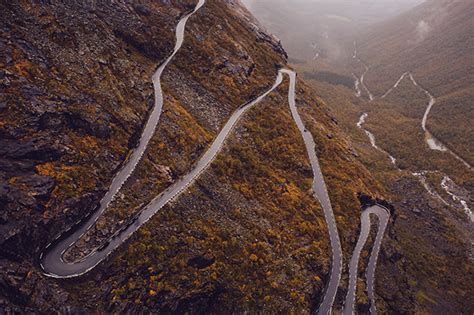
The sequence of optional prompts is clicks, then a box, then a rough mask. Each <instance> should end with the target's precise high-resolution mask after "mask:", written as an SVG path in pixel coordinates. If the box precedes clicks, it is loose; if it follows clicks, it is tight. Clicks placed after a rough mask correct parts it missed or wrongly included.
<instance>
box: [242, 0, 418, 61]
mask: <svg viewBox="0 0 474 315" xmlns="http://www.w3.org/2000/svg"><path fill="white" fill-rule="evenodd" d="M243 2H244V4H245V5H246V6H247V8H248V9H249V10H250V11H251V12H252V13H253V14H254V15H255V16H256V17H257V18H258V19H259V20H260V22H261V23H262V24H263V25H264V26H265V27H267V28H268V30H269V31H270V32H272V33H273V34H274V35H276V36H277V37H279V38H280V39H281V40H282V42H283V45H284V47H285V49H286V50H287V51H288V52H289V54H290V57H292V58H293V59H310V58H314V57H315V56H316V55H317V56H318V57H330V58H331V59H340V58H341V55H343V50H345V49H343V48H342V47H341V45H344V42H345V44H347V43H348V42H350V41H351V38H352V37H353V36H354V35H355V32H356V31H358V30H361V29H364V28H367V27H370V25H373V23H376V22H380V21H383V20H386V19H388V18H390V17H394V16H396V15H398V14H400V13H401V12H403V11H406V10H408V9H410V8H412V7H414V6H416V5H417V4H420V3H421V2H423V1H422V0H383V1H374V0H364V1H348V0H340V1H328V0H292V1H286V0H243ZM424 32H425V28H424V27H423V25H421V28H420V36H423V34H424Z"/></svg>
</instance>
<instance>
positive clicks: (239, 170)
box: [0, 1, 383, 313]
mask: <svg viewBox="0 0 474 315" xmlns="http://www.w3.org/2000/svg"><path fill="white" fill-rule="evenodd" d="M194 5H195V3H191V2H190V3H188V4H186V3H183V2H181V4H180V5H178V4H173V5H172V4H168V3H167V2H159V3H158V2H151V1H150V2H143V4H141V5H131V4H128V3H115V4H114V5H107V4H105V3H100V4H97V6H88V5H77V4H72V3H58V4H54V3H53V4H41V5H39V4H31V3H25V2H19V3H14V4H6V3H2V10H1V14H2V19H1V21H2V22H1V23H2V25H1V29H2V40H1V45H2V48H4V49H2V50H1V54H2V55H1V56H0V62H1V66H2V69H5V70H2V73H1V75H2V76H1V80H2V81H1V84H2V94H1V97H2V108H1V113H0V114H1V124H0V127H1V131H0V134H1V136H2V137H1V141H2V148H1V149H0V150H2V160H1V161H2V164H1V171H2V173H1V175H2V177H1V180H2V181H1V195H0V197H1V198H0V200H1V204H2V207H3V209H4V211H3V213H2V218H1V221H0V222H1V225H0V226H1V230H0V231H1V239H0V240H1V244H0V245H1V248H2V251H1V260H0V263H1V278H2V282H1V284H2V285H1V286H0V294H1V296H2V299H1V302H0V303H1V306H2V308H3V309H5V310H7V312H8V311H18V312H31V311H33V310H35V311H40V312H52V311H58V312H71V311H72V312H76V311H93V310H97V308H99V310H101V311H117V312H146V311H150V310H156V311H162V312H184V311H191V310H192V311H194V312H216V313H217V312H222V311H226V310H227V311H231V310H233V311H241V312H244V311H268V312H276V311H281V310H286V311H288V312H290V311H295V312H298V313H309V312H310V311H311V310H315V309H316V308H317V307H318V303H319V302H320V300H321V299H322V296H323V294H324V288H325V284H326V283H327V281H328V274H329V270H330V258H329V257H330V248H329V245H328V234H327V228H326V226H325V222H324V215H323V213H322V211H321V208H320V206H319V204H318V202H317V200H315V199H314V198H313V197H312V196H311V194H310V192H309V189H310V183H311V178H312V174H311V169H310V168H309V163H308V160H307V157H306V155H305V150H304V145H303V143H302V140H301V138H300V135H299V133H298V130H297V129H296V126H295V125H294V123H293V122H292V120H291V119H290V117H291V116H290V113H289V109H288V104H287V103H286V102H287V88H288V87H287V86H286V85H282V86H281V87H280V88H279V89H278V90H277V91H275V92H274V93H272V95H271V96H270V97H269V98H268V99H266V100H265V102H264V103H262V104H261V106H259V107H258V108H256V109H255V110H253V111H251V112H250V113H249V114H248V116H247V117H246V118H245V121H243V122H242V123H241V124H239V126H238V128H237V129H236V130H235V131H234V133H233V134H232V135H231V138H230V139H229V143H228V144H227V145H226V147H225V148H224V149H225V152H223V154H221V155H220V156H219V159H218V160H217V161H215V163H213V164H212V166H211V168H210V169H209V170H207V171H206V172H205V173H204V174H203V177H201V178H200V179H199V180H198V182H197V184H196V185H194V186H192V187H190V188H189V192H188V193H185V194H183V195H181V196H180V198H179V199H177V200H176V201H175V202H173V203H171V204H168V205H167V206H166V207H165V208H163V209H162V211H161V212H159V213H158V214H157V215H156V216H155V217H153V219H152V220H151V221H149V222H148V223H147V224H146V225H145V226H143V227H142V229H140V230H139V232H138V233H137V234H134V236H133V237H132V238H131V239H130V240H129V241H128V242H127V243H126V244H123V245H122V246H121V247H119V249H118V250H117V251H116V252H114V254H113V255H112V256H111V258H110V259H109V260H107V261H106V262H104V263H103V264H101V265H100V266H98V268H97V269H95V270H93V271H92V272H91V273H90V274H89V276H87V277H84V278H79V279H75V280H73V281H65V280H54V279H50V278H46V277H45V276H44V275H43V274H42V273H41V272H40V270H39V268H38V267H39V266H37V259H38V256H39V253H40V252H41V251H42V248H44V247H45V245H46V244H47V243H48V242H50V241H52V240H53V239H54V238H55V237H56V236H57V235H59V234H61V233H62V232H63V231H65V230H67V229H68V228H70V227H71V226H73V224H74V223H75V222H76V221H77V220H82V219H83V218H85V217H86V216H87V214H88V213H89V212H91V211H93V210H94V209H95V207H96V204H97V202H98V201H99V200H100V199H101V197H102V196H103V194H104V192H105V191H106V189H107V187H108V185H109V184H110V182H111V180H112V178H113V176H114V174H115V173H116V171H117V169H118V168H119V167H120V165H121V163H122V162H123V161H124V160H125V159H126V157H127V156H128V155H129V154H130V150H131V149H132V148H133V147H134V146H135V145H136V142H137V139H138V136H139V135H140V133H141V129H142V128H143V127H142V126H143V124H144V123H145V121H146V117H147V116H148V115H149V112H150V108H151V107H152V106H153V96H152V94H153V90H152V85H151V76H152V74H153V71H154V70H155V69H156V66H157V65H158V64H160V63H161V62H162V61H163V60H164V59H165V57H166V56H167V54H169V53H170V52H171V49H172V47H173V29H174V27H175V25H176V23H177V20H178V17H179V16H181V15H182V14H183V13H184V12H187V11H189V10H190V9H192V8H193V7H194ZM285 63H286V56H285V53H284V51H283V50H282V48H281V46H280V45H279V43H278V42H277V41H276V40H275V39H274V38H273V37H272V36H270V35H267V34H266V33H264V32H263V31H262V30H261V29H260V28H259V27H258V26H257V25H256V24H255V21H254V20H253V18H252V17H251V16H250V15H249V14H248V12H246V11H245V10H244V9H243V8H242V7H241V6H240V4H239V3H238V2H235V1H209V2H207V3H206V4H205V6H204V7H203V8H202V9H201V10H200V11H199V12H198V13H197V14H196V15H195V16H193V17H192V19H191V20H190V22H189V25H188V27H187V31H186V36H185V44H184V45H183V47H182V49H181V50H180V51H179V53H178V54H177V55H176V57H175V59H174V60H173V62H172V63H171V64H170V66H169V68H167V70H166V71H165V73H164V77H163V92H164V95H165V104H164V112H163V115H162V119H161V121H160V123H159V125H158V129H157V131H156V133H155V135H154V136H153V139H152V140H151V142H150V144H149V147H148V149H147V151H146V152H145V155H144V157H143V160H142V161H141V162H140V164H139V165H138V166H137V169H136V170H135V172H134V174H133V175H132V177H130V179H129V180H128V181H127V183H126V184H125V186H124V187H123V189H122V191H121V194H122V195H121V196H120V197H119V198H117V199H116V201H115V203H114V204H113V205H112V207H110V208H108V210H107V213H105V214H104V219H102V221H99V222H98V223H97V225H96V227H97V228H96V229H95V230H94V231H91V233H92V234H91V235H86V236H85V238H84V239H85V240H84V243H85V244H86V245H84V246H82V247H81V248H79V249H78V251H77V252H76V253H71V259H74V258H76V257H80V256H83V255H84V254H85V252H87V251H88V250H89V249H90V248H93V247H94V244H95V242H97V243H100V240H102V239H104V238H105V237H107V236H108V235H111V234H112V233H113V232H114V231H115V230H117V229H119V228H120V226H122V225H123V224H126V222H127V221H128V220H129V219H130V218H132V217H133V216H134V215H135V213H137V212H138V211H139V210H140V209H141V205H143V204H145V203H147V202H148V201H149V200H150V199H151V198H153V196H155V195H157V194H158V193H160V192H161V191H163V190H164V189H166V188H167V187H168V186H170V185H171V184H172V183H173V182H175V181H176V179H177V178H178V177H179V176H181V175H182V174H183V173H185V172H186V170H188V169H189V168H191V167H192V164H193V163H194V162H195V161H196V159H197V158H198V157H199V156H200V155H201V154H202V152H203V151H204V150H205V149H206V148H207V147H208V146H209V144H210V142H211V141H212V139H213V138H214V137H215V135H216V134H217V132H218V130H219V129H220V128H221V126H222V125H223V123H224V122H225V121H226V120H227V119H228V117H229V116H230V115H231V113H232V112H233V111H234V110H235V109H236V108H238V107H239V106H241V105H242V104H244V103H246V102H247V101H249V100H251V99H253V98H254V97H255V96H257V95H259V94H260V93H261V92H262V91H264V90H266V89H267V88H268V87H269V86H270V85H271V84H272V83H273V82H274V80H275V76H276V73H277V68H278V67H279V66H283V65H285ZM297 104H298V106H300V108H301V111H302V116H303V119H304V121H305V123H306V125H307V128H308V130H309V131H311V133H312V134H313V136H314V138H315V140H316V143H317V148H316V149H317V151H318V155H319V156H320V157H321V166H322V170H323V173H324V175H325V177H326V181H327V184H328V190H329V192H330V197H331V200H332V202H333V206H334V211H335V217H336V221H337V224H338V227H339V229H340V235H341V238H342V245H343V249H344V254H345V260H346V261H347V260H348V257H349V255H350V252H352V248H351V247H352V245H353V243H354V240H355V239H356V237H357V228H358V220H359V216H360V214H359V208H360V203H359V200H358V198H357V194H358V192H364V193H366V194H369V195H372V196H376V197H383V195H382V193H383V191H382V189H381V188H380V186H379V185H378V184H377V182H376V181H375V180H374V179H373V178H372V177H371V175H370V174H369V173H368V171H367V170H366V169H365V168H364V167H363V166H362V165H361V164H360V163H359V162H358V161H357V160H356V159H355V156H354V155H353V153H352V151H351V147H350V144H349V142H348V140H347V138H346V137H345V136H344V134H343V133H342V132H341V131H340V130H339V128H338V126H337V123H336V120H335V119H334V118H333V117H332V116H331V114H330V112H329V110H328V109H327V107H326V105H325V104H324V103H323V102H322V101H321V100H320V99H319V98H318V97H316V96H315V95H314V92H312V90H311V89H310V88H309V87H308V86H307V85H306V84H305V83H304V82H303V81H300V80H299V81H298V86H297ZM354 218H356V219H354Z"/></svg>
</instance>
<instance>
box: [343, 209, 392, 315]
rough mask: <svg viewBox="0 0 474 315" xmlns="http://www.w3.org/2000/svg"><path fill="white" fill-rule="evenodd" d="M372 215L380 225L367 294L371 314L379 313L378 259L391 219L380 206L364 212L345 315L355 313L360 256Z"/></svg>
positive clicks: (350, 273)
mask: <svg viewBox="0 0 474 315" xmlns="http://www.w3.org/2000/svg"><path fill="white" fill-rule="evenodd" d="M371 215H376V216H377V217H378V219H379V224H378V230H377V236H376V238H375V243H374V246H373V248H372V251H371V254H370V259H369V264H368V266H367V271H366V278H367V293H368V295H369V299H370V313H371V314H376V313H377V311H376V307H375V292H374V281H375V269H376V267H377V259H378V255H379V252H380V246H381V244H382V239H383V236H384V233H385V229H386V228H387V224H388V221H389V219H390V211H389V210H388V209H386V208H384V207H382V206H380V205H374V206H371V207H369V208H367V209H365V210H364V211H363V212H362V216H361V228H360V234H359V240H358V241H357V245H356V247H355V249H354V253H353V254H352V258H351V261H350V263H349V287H348V291H347V295H346V301H345V303H344V312H343V313H344V315H351V314H353V312H354V303H355V299H356V291H357V279H358V269H359V260H360V254H361V252H362V249H363V248H364V245H365V243H366V241H367V238H368V236H369V233H370V226H371V221H370V216H371Z"/></svg>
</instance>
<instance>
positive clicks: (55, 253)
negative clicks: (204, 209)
mask: <svg viewBox="0 0 474 315" xmlns="http://www.w3.org/2000/svg"><path fill="white" fill-rule="evenodd" d="M204 3H205V0H200V1H199V3H198V5H197V6H196V8H195V9H194V10H193V11H192V12H191V13H189V14H187V15H186V16H184V17H183V18H182V19H181V20H180V21H179V23H178V26H177V29H176V39H177V41H176V45H175V48H174V51H173V53H172V55H171V56H170V57H169V58H168V59H166V61H165V62H164V63H163V64H162V65H161V66H160V67H159V68H158V69H157V71H156V73H155V74H154V76H153V83H154V87H155V106H154V108H153V111H152V113H151V115H150V117H149V119H148V121H147V123H146V126H145V129H144V132H143V134H142V136H141V138H140V142H139V145H138V147H137V148H136V149H135V150H134V151H133V153H132V155H131V156H130V158H129V159H128V160H127V162H126V163H125V165H124V167H123V168H122V169H121V170H120V171H119V172H118V173H117V175H116V176H115V178H114V179H113V181H112V184H111V186H110V188H109V191H108V192H107V193H106V194H105V196H104V197H103V198H102V200H101V202H100V207H99V208H98V209H97V210H96V211H95V213H93V215H92V216H91V217H90V218H89V219H87V220H86V222H84V223H82V224H78V225H77V226H76V227H71V228H70V229H69V230H67V231H66V232H65V233H64V234H63V235H60V236H58V237H57V238H56V240H55V241H54V242H52V243H49V244H48V245H47V246H46V248H45V250H44V251H43V252H41V254H40V265H41V267H42V269H43V271H44V274H45V275H47V276H50V277H54V278H72V277H78V276H80V275H83V274H85V273H87V272H88V271H90V270H92V269H93V268H94V267H95V266H97V265H98V264H99V263H100V262H102V261H103V260H105V259H106V258H107V257H108V256H109V255H110V254H111V253H112V252H113V251H114V250H115V249H116V248H117V247H119V246H120V245H121V244H122V243H123V242H124V241H125V240H126V239H128V238H129V237H130V236H131V235H132V234H133V233H134V232H135V231H137V230H138V229H139V228H140V227H141V226H142V225H143V224H145V223H146V222H147V221H148V220H149V219H150V218H151V217H152V216H153V215H154V214H155V213H156V212H157V211H159V210H160V209H161V208H162V207H163V206H164V205H166V204H167V203H169V202H170V201H172V200H173V199H174V198H176V197H177V196H179V194H180V193H181V192H183V191H184V190H186V188H187V187H188V186H189V185H191V184H192V183H193V182H194V181H195V180H196V179H197V178H198V177H199V176H200V175H201V174H202V173H203V172H204V170H205V169H206V168H207V167H208V166H209V165H210V164H211V162H212V161H213V160H214V158H215V157H216V156H217V154H218V152H219V151H220V149H221V148H222V146H223V144H224V143H225V140H226V138H227V137H228V135H229V134H230V133H231V131H232V129H233V127H234V126H235V125H236V123H237V122H238V121H239V119H240V118H241V117H242V116H243V114H244V113H245V112H246V111H247V110H249V109H250V108H252V107H253V106H254V105H256V104H258V103H259V102H260V101H261V100H263V99H264V98H265V97H266V96H267V95H268V94H269V93H270V92H272V91H273V90H275V89H276V88H277V87H278V86H279V85H280V84H281V82H282V81H283V75H284V74H286V75H288V76H289V78H290V85H289V91H288V101H289V105H290V109H291V114H292V117H293V119H294V120H295V123H296V125H297V127H298V129H299V131H300V132H301V135H302V137H303V139H304V143H305V146H306V149H307V152H308V157H309V159H310V162H311V166H312V168H313V173H314V180H313V186H312V188H313V191H314V196H315V197H316V198H317V199H318V200H319V202H320V203H321V206H322V208H323V209H324V215H325V219H326V222H327V224H328V226H329V235H330V241H331V246H332V251H333V259H332V271H331V278H330V281H329V284H328V288H327V290H326V294H325V296H324V298H323V301H322V303H321V305H320V308H319V314H329V313H330V312H331V310H332V305H333V303H334V299H335V297H336V293H337V288H338V285H339V281H340V278H341V271H342V249H341V244H340V240H339V235H338V231H337V227H336V221H335V218H334V214H333V210H332V206H331V202H330V200H329V195H328V192H327V188H326V184H325V181H324V177H323V175H322V173H321V169H320V166H319V162H318V159H317V156H316V152H315V149H314V147H315V143H314V140H313V137H312V135H311V133H310V132H309V131H307V130H306V128H305V127H304V123H303V121H302V119H301V117H300V115H299V113H298V110H297V107H296V102H295V87H296V73H295V72H293V71H292V70H287V69H281V70H279V72H278V75H277V78H276V81H275V83H274V85H273V86H272V87H271V88H270V89H269V90H267V91H266V92H265V93H263V94H262V95H260V96H259V97H258V98H256V99H255V100H253V101H251V102H249V103H246V104H244V105H242V106H241V107H239V108H238V109H237V110H236V111H235V112H234V113H233V114H232V116H231V117H230V118H229V120H228V121H227V122H226V124H225V125H224V127H223V128H222V130H221V131H220V132H219V134H218V135H217V137H216V138H215V140H214V142H213V143H212V144H211V146H210V147H209V149H208V150H207V151H206V152H205V153H204V155H203V156H202V157H201V158H200V159H199V160H198V162H197V163H196V164H195V165H194V166H193V168H192V169H191V171H190V172H189V173H187V174H186V175H184V176H183V177H181V178H180V179H179V180H178V181H177V182H175V183H174V184H173V185H172V186H171V187H169V188H167V189H166V190H165V191H164V192H162V193H160V194H159V195H158V196H156V197H155V198H154V199H153V200H152V201H151V202H150V203H149V204H148V205H147V206H146V207H145V208H144V209H143V210H142V211H141V212H140V214H139V215H138V216H137V217H136V219H135V220H134V221H133V222H132V223H131V224H129V225H128V226H125V227H124V228H123V229H122V230H120V231H118V232H117V233H116V234H114V235H113V236H112V237H111V238H110V239H109V240H108V241H107V242H105V243H104V244H103V245H102V246H101V247H100V248H96V249H94V250H93V251H92V252H91V253H90V254H89V255H87V256H86V257H84V258H83V259H81V260H79V261H75V262H66V261H64V259H63V256H64V253H65V252H66V250H67V249H68V248H70V247H71V246H73V245H74V244H75V243H76V242H77V241H78V240H79V239H80V238H81V237H82V236H83V235H84V234H85V233H86V232H87V230H88V229H90V228H91V227H92V226H93V225H94V224H95V222H96V221H97V219H98V218H99V217H100V216H101V214H102V213H103V212H104V210H105V209H106V208H107V207H108V205H109V204H110V202H111V201H112V200H113V198H114V196H115V195H116V194H117V192H118V191H119V190H120V188H121V187H122V185H123V184H124V183H125V181H126V180H127V178H128V177H129V176H130V175H131V174H132V173H133V171H134V169H135V167H136V165H137V164H138V162H139V161H140V159H141V157H142V156H143V154H144V152H145V150H146V147H147V145H148V142H149V141H150V139H151V137H152V135H153V133H154V131H155V129H156V126H157V124H158V122H159V118H160V115H161V110H162V107H163V91H162V89H161V83H160V78H161V74H162V73H163V70H164V69H165V67H166V66H167V65H168V64H169V62H170V61H171V60H172V58H173V57H174V55H175V54H176V53H177V51H178V50H179V48H180V47H181V45H182V43H183V38H184V30H185V26H186V22H187V20H188V18H189V17H190V16H191V15H193V14H194V13H195V12H196V11H197V10H199V8H201V7H202V5H204Z"/></svg>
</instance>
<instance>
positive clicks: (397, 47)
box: [358, 0, 474, 164]
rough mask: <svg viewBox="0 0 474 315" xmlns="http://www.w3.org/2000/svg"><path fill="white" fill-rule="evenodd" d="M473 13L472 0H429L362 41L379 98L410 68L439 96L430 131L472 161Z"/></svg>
mask: <svg viewBox="0 0 474 315" xmlns="http://www.w3.org/2000/svg"><path fill="white" fill-rule="evenodd" d="M473 15H474V3H473V2H472V1H469V0H461V1H445V0H431V1H426V2H425V3H423V4H422V5H420V6H418V7H417V8H415V9H414V10H411V11H408V12H407V13H405V14H403V15H401V16H399V17H397V18H395V19H393V20H391V21H388V22H384V23H381V24H380V25H377V26H376V27H373V28H371V30H370V31H369V32H367V33H366V34H365V35H364V36H361V38H360V39H359V40H358V46H359V54H360V56H361V59H362V60H364V61H365V62H366V63H367V65H368V66H369V67H370V71H369V72H368V73H367V75H366V83H367V85H368V86H369V87H370V89H371V91H372V92H373V93H374V94H376V95H378V96H380V95H382V94H383V93H384V92H385V91H386V90H388V88H390V87H391V85H392V84H393V82H395V81H396V80H397V79H398V77H400V75H401V74H402V73H404V72H406V71H411V72H412V73H413V74H414V76H415V78H416V80H417V81H418V82H419V83H420V85H421V86H422V87H424V88H425V89H427V90H428V91H429V92H430V93H431V94H433V95H434V96H435V97H436V98H437V103H436V105H435V106H434V107H433V109H432V111H431V113H430V117H429V119H428V122H427V127H428V129H429V130H431V131H432V133H433V134H434V135H435V137H437V138H439V139H440V140H442V141H443V142H444V143H445V144H446V145H447V146H448V147H449V148H451V149H453V150H454V151H455V152H456V153H458V154H459V155H461V156H462V157H463V158H464V159H466V160H468V161H469V162H470V163H471V164H472V163H473V162H474V148H473V147H472V143H473V141H472V136H470V135H472V134H473V133H474V129H473V127H472V124H469V123H468V122H469V121H473V120H474V103H473V101H472V97H471V95H472V87H473V85H474V65H473V63H472V51H473V50H474V36H473V35H474V34H473V32H474V28H473V27H472V16H473ZM470 140H471V141H470Z"/></svg>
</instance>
